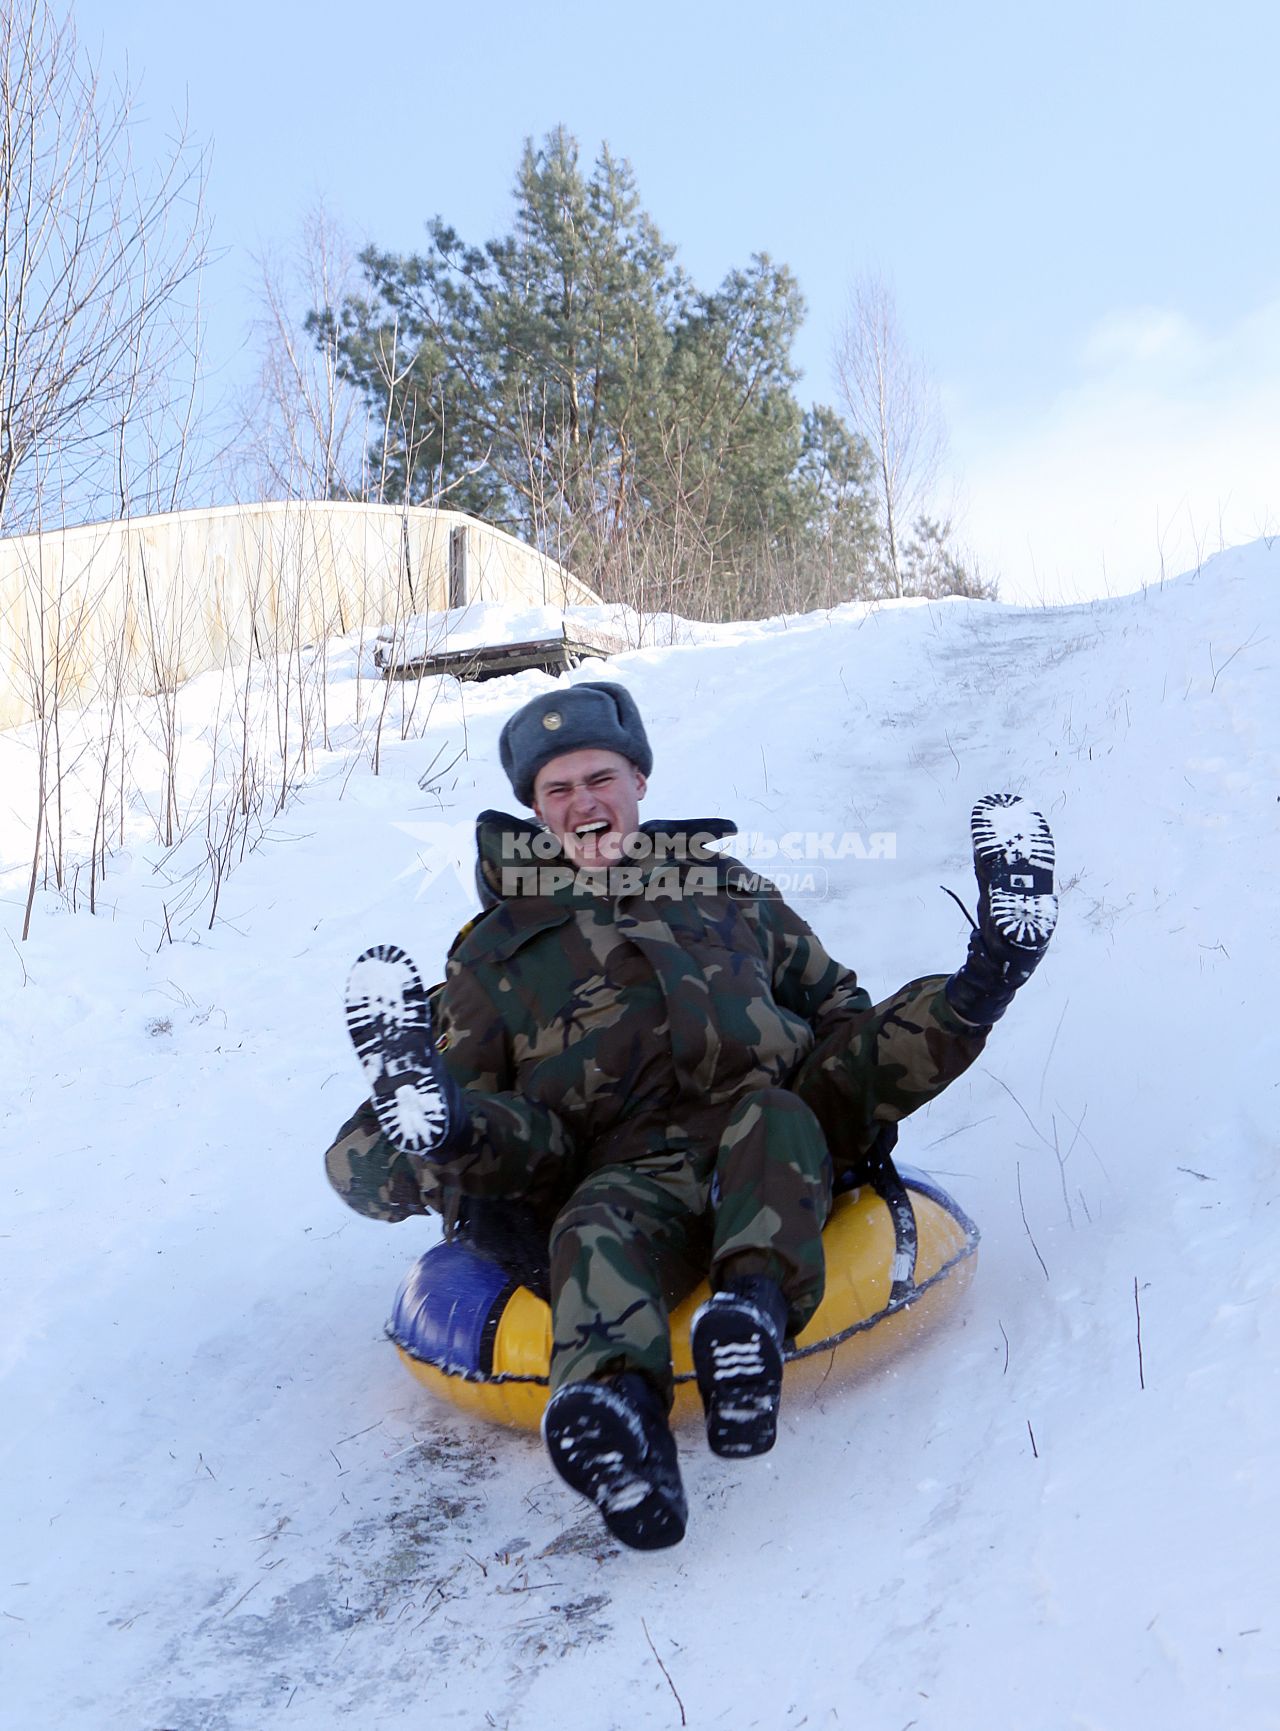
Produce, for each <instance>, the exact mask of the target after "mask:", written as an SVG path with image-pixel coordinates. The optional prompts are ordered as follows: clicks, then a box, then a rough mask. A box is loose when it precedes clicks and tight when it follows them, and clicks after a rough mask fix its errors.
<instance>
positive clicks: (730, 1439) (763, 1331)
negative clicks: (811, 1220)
mask: <svg viewBox="0 0 1280 1731" xmlns="http://www.w3.org/2000/svg"><path fill="white" fill-rule="evenodd" d="M786 1334H787V1301H786V1299H785V1298H784V1297H783V1296H782V1288H781V1287H780V1286H779V1285H778V1283H777V1281H776V1280H770V1279H769V1278H768V1277H767V1276H766V1275H763V1274H752V1275H742V1276H740V1277H739V1278H738V1279H736V1280H730V1281H727V1282H726V1283H725V1285H724V1286H723V1287H722V1288H721V1290H720V1291H719V1292H714V1293H712V1295H711V1297H710V1298H709V1299H708V1300H707V1302H706V1303H705V1304H703V1305H700V1306H699V1307H698V1309H697V1311H696V1313H695V1314H694V1318H693V1323H692V1326H691V1327H690V1330H689V1345H690V1348H691V1349H692V1352H693V1368H694V1373H695V1375H696V1376H697V1379H698V1392H699V1394H700V1395H701V1396H702V1405H703V1408H704V1410H705V1411H706V1415H707V1443H708V1445H709V1446H710V1448H711V1451H712V1453H713V1454H718V1455H728V1456H731V1457H741V1456H743V1455H762V1454H767V1453H768V1451H769V1450H770V1449H771V1448H772V1447H773V1445H774V1441H775V1439H776V1437H777V1434H778V1403H779V1401H780V1400H781V1398H782V1346H783V1342H784V1340H785V1339H786Z"/></svg>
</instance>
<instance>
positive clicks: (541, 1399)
mask: <svg viewBox="0 0 1280 1731" xmlns="http://www.w3.org/2000/svg"><path fill="white" fill-rule="evenodd" d="M902 1176H903V1181H904V1183H905V1184H906V1188H907V1195H908V1197H909V1199H910V1202H911V1208H912V1212H913V1214H914V1215H915V1221H916V1233H917V1246H916V1258H915V1272H914V1275H913V1277H912V1279H911V1281H910V1282H909V1284H908V1285H907V1287H906V1289H905V1290H902V1291H900V1292H899V1293H898V1294H897V1295H893V1293H892V1270H893V1263H894V1253H895V1249H896V1245H895V1238H894V1230H893V1222H892V1217H891V1215H890V1212H889V1209H888V1208H887V1207H886V1205H885V1203H884V1202H883V1201H882V1200H881V1198H880V1197H879V1196H878V1195H877V1194H876V1193H875V1192H874V1191H873V1190H870V1189H867V1188H865V1187H864V1188H863V1189H861V1190H854V1191H850V1192H849V1193H848V1194H847V1195H844V1196H840V1197H837V1199H836V1203H835V1207H834V1208H833V1209H832V1212H831V1218H830V1219H829V1220H828V1222H827V1224H826V1227H825V1229H824V1230H823V1234H822V1242H823V1248H824V1250H825V1251H826V1258H827V1289H826V1295H825V1296H824V1298H823V1300H822V1303H821V1305H819V1307H818V1310H817V1311H816V1313H815V1314H814V1316H813V1319H812V1320H811V1322H810V1323H809V1325H808V1327H807V1328H806V1329H805V1330H804V1332H803V1333H802V1334H800V1335H799V1336H798V1337H797V1339H796V1341H795V1342H794V1344H793V1347H792V1349H791V1350H790V1351H789V1352H788V1355H787V1365H786V1372H785V1387H786V1388H787V1390H788V1392H789V1393H791V1394H794V1393H796V1392H797V1391H799V1390H803V1389H807V1388H816V1387H817V1386H818V1385H819V1384H822V1383H829V1382H830V1381H831V1380H832V1379H834V1380H837V1381H839V1380H843V1379H844V1378H846V1377H848V1376H850V1375H852V1374H856V1373H861V1372H864V1371H866V1370H868V1369H870V1368H871V1367H873V1366H874V1365H876V1364H878V1363H880V1362H881V1361H882V1360H883V1359H884V1358H886V1357H887V1356H888V1355H889V1354H890V1353H892V1352H894V1351H897V1350H898V1349H900V1348H901V1347H903V1346H905V1345H907V1344H909V1342H910V1341H911V1340H913V1339H915V1338H916V1337H918V1336H919V1335H921V1334H923V1333H924V1332H925V1331H926V1330H927V1329H928V1328H929V1327H931V1326H932V1325H933V1323H934V1322H936V1321H937V1319H938V1318H939V1317H940V1316H941V1315H942V1314H943V1313H944V1312H945V1311H948V1310H950V1309H951V1308H952V1307H953V1306H954V1305H955V1303H956V1302H957V1300H958V1299H959V1298H960V1296H961V1294H962V1293H963V1292H964V1291H965V1289H966V1288H967V1286H968V1284H969V1281H970V1279H971V1278H972V1275H973V1271H974V1267H975V1264H976V1261H977V1246H978V1232H977V1228H976V1227H975V1226H974V1225H973V1222H972V1221H971V1220H969V1219H968V1218H967V1216H966V1215H965V1214H964V1213H963V1212H962V1211H961V1209H960V1208H959V1207H958V1206H957V1204H956V1203H954V1202H953V1201H952V1200H951V1198H950V1197H949V1196H948V1195H947V1194H946V1193H945V1191H943V1190H941V1189H939V1188H938V1186H936V1185H935V1184H933V1183H932V1181H930V1180H928V1179H925V1178H924V1177H923V1176H922V1175H920V1174H917V1173H915V1172H912V1171H910V1170H904V1172H903V1174H902ZM706 1296H707V1287H706V1286H705V1285H702V1286H700V1287H699V1288H698V1290H697V1291H696V1292H693V1293H691V1294H690V1296H689V1297H688V1298H686V1299H685V1300H684V1301H683V1303H681V1304H680V1305H679V1306H678V1307H677V1308H676V1309H675V1310H674V1311H673V1312H672V1315H671V1344H672V1364H673V1367H674V1370H675V1375H676V1400H675V1409H674V1413H673V1417H674V1419H675V1420H676V1421H679V1420H681V1419H684V1418H688V1417H691V1416H693V1415H696V1414H700V1413H701V1410H702V1409H701V1403H700V1401H699V1399H698V1391H697V1387H696V1385H695V1383H694V1381H693V1365H692V1360H691V1358H690V1355H689V1323H690V1321H691V1319H692V1317H693V1313H694V1311H695V1310H696V1309H697V1308H698V1306H699V1305H700V1304H701V1303H702V1302H703V1300H704V1299H705V1298H706ZM393 1338H395V1336H394V1334H393ZM396 1346H397V1350H398V1351H399V1353H400V1356H401V1358H402V1359H403V1360H404V1362H405V1364H406V1365H407V1366H408V1368H409V1370H410V1371H411V1372H412V1373H413V1375H414V1376H416V1377H417V1378H418V1380H419V1381H420V1382H422V1383H424V1384H425V1385H426V1387H427V1388H429V1389H430V1390H431V1391H432V1392H433V1393H434V1394H438V1395H442V1396H443V1397H444V1398H445V1399H447V1400H451V1401H452V1402H453V1403H454V1405H455V1406H458V1407H461V1408H462V1410H463V1411H464V1412H470V1413H474V1414H476V1416H477V1417H480V1418H484V1419H489V1420H491V1421H493V1422H495V1423H498V1424H506V1425H513V1426H516V1427H517V1428H519V1429H522V1430H536V1429H537V1428H538V1425H539V1424H540V1422H541V1419H542V1411H543V1408H544V1407H545V1406H546V1404H547V1369H548V1366H549V1364H550V1361H551V1311H550V1308H549V1306H548V1305H546V1304H545V1303H544V1302H543V1301H542V1299H540V1298H535V1297H534V1295H533V1294H532V1293H531V1292H530V1291H529V1290H528V1289H527V1288H526V1287H523V1286H521V1287H517V1288H516V1289H515V1290H514V1291H513V1292H511V1294H510V1296H509V1297H508V1298H507V1300H506V1303H505V1306H504V1308H503V1309H502V1312H501V1315H500V1317H499V1318H498V1322H497V1331H496V1334H495V1335H494V1338H493V1363H492V1371H491V1373H489V1374H487V1375H484V1376H478V1375H476V1374H474V1373H468V1372H462V1371H459V1370H456V1369H453V1368H446V1367H445V1366H443V1365H441V1364H439V1363H432V1362H430V1361H429V1360H427V1359H426V1358H423V1357H420V1356H418V1355H417V1354H416V1353H414V1352H413V1351H412V1350H410V1349H409V1348H408V1347H407V1346H406V1344H405V1343H404V1342H403V1341H402V1340H399V1339H397V1340H396Z"/></svg>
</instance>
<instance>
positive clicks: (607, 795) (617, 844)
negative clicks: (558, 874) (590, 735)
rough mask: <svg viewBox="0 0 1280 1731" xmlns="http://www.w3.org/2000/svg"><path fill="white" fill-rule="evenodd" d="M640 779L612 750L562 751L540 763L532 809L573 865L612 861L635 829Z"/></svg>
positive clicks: (642, 789)
mask: <svg viewBox="0 0 1280 1731" xmlns="http://www.w3.org/2000/svg"><path fill="white" fill-rule="evenodd" d="M645 787H646V782H645V778H644V776H643V775H641V773H640V771H639V770H638V769H637V768H636V766H635V764H634V763H629V762H628V761H627V759H626V758H625V757H622V756H620V755H619V753H618V752H616V751H598V750H596V749H595V748H594V747H591V748H589V749H588V750H585V751H566V752H565V753H564V754H563V755H562V756H560V757H553V758H552V759H551V762H550V763H545V764H543V766H542V768H541V769H540V770H539V771H538V773H537V775H536V777H535V778H534V783H533V809H534V811H535V812H537V814H538V817H539V819H540V820H541V822H542V823H544V824H545V825H546V826H547V828H548V829H549V830H550V831H551V833H552V835H554V836H555V837H556V838H557V839H558V840H559V842H560V845H561V846H562V847H563V848H564V851H565V857H566V858H567V859H569V860H571V861H572V862H573V864H574V865H580V866H595V865H615V864H616V863H617V862H618V860H620V859H621V858H622V847H623V843H624V842H625V841H626V839H627V837H628V836H632V835H634V834H635V833H636V831H637V830H638V829H639V827H640V801H641V800H642V799H643V798H644V795H645Z"/></svg>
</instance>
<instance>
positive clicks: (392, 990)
mask: <svg viewBox="0 0 1280 1731" xmlns="http://www.w3.org/2000/svg"><path fill="white" fill-rule="evenodd" d="M347 1029H348V1031H349V1033H350V1035H351V1040H352V1044H353V1045H354V1046H355V1049H356V1054H357V1056H358V1057H359V1059H360V1064H361V1068H362V1069H363V1070H364V1073H365V1079H366V1081H367V1082H368V1084H369V1097H370V1103H371V1104H372V1106H373V1110H374V1114H375V1115H376V1117H377V1120H378V1123H379V1124H380V1125H381V1127H382V1131H383V1134H384V1135H385V1136H386V1138H387V1140H388V1141H389V1142H391V1143H393V1144H394V1145H395V1147H397V1148H400V1149H402V1150H403V1151H404V1152H405V1153H406V1154H422V1155H426V1156H427V1157H428V1158H429V1157H430V1156H431V1155H433V1154H443V1153H445V1152H446V1150H448V1149H449V1148H450V1147H452V1146H453V1145H454V1144H455V1143H456V1142H458V1141H459V1140H460V1139H461V1138H462V1136H463V1135H464V1134H465V1133H466V1130H467V1128H468V1123H469V1121H468V1118H467V1111H466V1107H465V1105H464V1104H463V1101H462V1095H461V1092H460V1090H459V1088H458V1085H457V1083H456V1082H454V1080H453V1078H452V1077H451V1076H450V1074H449V1072H448V1070H446V1069H445V1066H444V1060H443V1059H442V1058H441V1056H440V1054H439V1052H438V1051H437V1050H436V1044H435V1036H434V1034H433V1032H432V1027H431V1011H430V1008H429V1006H428V1003H427V993H426V988H425V987H424V986H423V984H422V980H421V978H420V976H419V974H418V970H417V968H415V967H414V965H413V963H412V961H411V960H410V959H409V957H408V956H407V955H406V954H405V952H404V951H403V950H401V949H398V948H397V947H396V946H395V944H375V945H374V947H373V948H372V949H369V950H366V951H365V952H364V954H363V955H362V956H360V957H359V959H358V960H357V961H356V964H355V966H354V967H353V968H352V970H351V974H350V977H349V979H348V980H347Z"/></svg>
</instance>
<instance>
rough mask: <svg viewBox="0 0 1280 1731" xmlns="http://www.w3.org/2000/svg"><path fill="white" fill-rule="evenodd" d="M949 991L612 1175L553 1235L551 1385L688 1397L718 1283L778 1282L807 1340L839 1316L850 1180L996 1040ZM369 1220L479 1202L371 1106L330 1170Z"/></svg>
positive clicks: (571, 1204) (843, 1042)
mask: <svg viewBox="0 0 1280 1731" xmlns="http://www.w3.org/2000/svg"><path fill="white" fill-rule="evenodd" d="M944 984H945V976H931V977H929V978H927V979H922V980H916V981H914V982H913V983H912V984H910V985H908V986H904V987H903V988H902V989H901V990H900V991H898V992H896V993H894V995H893V996H892V997H890V998H888V999H887V1000H886V1001H885V1002H884V1003H882V1004H879V1005H877V1006H876V1007H875V1008H874V1009H870V1010H867V1011H865V1012H863V1013H862V1014H861V1015H858V1016H855V1017H852V1018H851V1019H850V1020H848V1021H846V1022H842V1023H840V1024H839V1026H838V1027H836V1028H835V1029H834V1030H833V1031H832V1032H831V1033H830V1034H828V1035H827V1037H826V1038H825V1039H824V1040H823V1041H822V1042H821V1043H820V1044H819V1045H818V1046H817V1048H816V1049H815V1050H814V1051H813V1052H812V1053H811V1054H810V1055H809V1057H808V1058H807V1059H806V1060H805V1062H804V1063H803V1064H802V1065H801V1067H800V1069H799V1070H798V1071H797V1072H796V1074H795V1075H794V1076H793V1077H792V1078H791V1080H790V1083H789V1085H788V1086H787V1087H786V1088H759V1089H753V1090H751V1091H750V1092H748V1093H746V1094H744V1095H742V1096H740V1097H739V1098H738V1099H737V1100H736V1101H734V1102H733V1103H732V1105H731V1106H725V1107H719V1108H714V1107H709V1106H706V1105H702V1106H699V1107H697V1108H695V1109H693V1110H691V1111H690V1112H688V1113H687V1114H683V1115H681V1116H680V1117H679V1121H678V1122H676V1123H672V1124H668V1125H665V1126H664V1137H663V1140H664V1143H665V1146H664V1148H663V1151H662V1152H661V1153H659V1154H646V1155H642V1156H638V1157H634V1158H631V1159H625V1160H619V1161H616V1162H612V1163H609V1164H604V1165H600V1166H598V1167H597V1168H596V1169H595V1170H594V1171H591V1172H589V1173H588V1175H587V1176H586V1177H585V1178H583V1179H582V1180H581V1181H580V1182H579V1183H578V1184H577V1186H576V1187H575V1189H574V1190H573V1193H572V1195H570V1196H569V1198H568V1200H567V1201H566V1202H565V1203H564V1205H563V1207H562V1208H561V1209H560V1212H559V1213H558V1215H556V1216H555V1219H554V1224H553V1225H552V1227H551V1234H550V1236H551V1293H552V1320H553V1341H554V1344H553V1351H552V1360H551V1384H552V1387H553V1388H557V1387H559V1386H560V1385H561V1384H562V1383H565V1382H575V1381H579V1380H582V1379H584V1378H591V1377H599V1376H606V1375H609V1374H611V1373H614V1372H617V1371H620V1370H638V1371H642V1372H644V1373H645V1374H646V1375H648V1376H649V1377H650V1378H652V1380H653V1381H654V1382H655V1383H656V1384H657V1386H658V1387H659V1388H661V1389H662V1390H664V1392H665V1393H666V1394H667V1396H668V1398H669V1397H670V1393H671V1387H672V1384H671V1349H670V1333H669V1328H668V1322H667V1318H668V1313H669V1309H670V1307H671V1306H672V1305H674V1304H677V1303H678V1302H679V1301H680V1300H681V1299H682V1298H684V1297H686V1296H687V1294H688V1293H689V1292H690V1291H692V1290H693V1288H694V1287H695V1286H696V1285H697V1283H698V1282H699V1281H700V1280H702V1279H704V1278H705V1277H707V1275H708V1274H709V1275H710V1279H711V1284H712V1286H713V1287H717V1286H721V1285H723V1284H724V1283H725V1281H726V1280H728V1279H731V1278H733V1277H734V1276H736V1275H745V1274H766V1275H769V1276H770V1277H771V1278H773V1279H775V1280H777V1281H778V1283H779V1285H780V1286H781V1287H782V1290H783V1293H784V1294H785V1296H786V1299H787V1304H788V1308H789V1312H790V1318H789V1321H790V1328H791V1332H793V1333H795V1332H798V1331H799V1329H801V1328H803V1326H804V1325H805V1323H806V1322H807V1321H808V1319H809V1317H810V1316H812V1314H813V1312H814V1311H815V1310H816V1308H817V1306H818V1304H819V1303H820V1301H821V1298H822V1293H823V1282H824V1263H823V1254H822V1227H823V1225H824V1223H825V1221H826V1217H827V1214H828V1212H829V1210H830V1205H831V1194H832V1188H833V1182H832V1181H833V1174H834V1177H835V1178H836V1179H837V1180H843V1181H844V1182H848V1181H850V1180H853V1181H857V1179H858V1177H859V1174H860V1168H861V1163H862V1160H863V1158H864V1156H865V1155H866V1154H867V1153H868V1151H869V1150H870V1149H871V1147H872V1146H873V1144H874V1143H875V1141H876V1139H877V1137H878V1136H879V1134H880V1132H881V1129H882V1128H883V1126H885V1125H887V1124H896V1123H897V1122H898V1121H899V1120H900V1119H902V1118H905V1117H906V1116H907V1115H908V1114H909V1113H911V1112H913V1111H915V1110H916V1109H917V1107H920V1106H923V1105H925V1104H927V1103H928V1101H930V1100H932V1099H933V1098H934V1097H935V1096H936V1095H937V1094H939V1093H941V1091H942V1089H943V1088H945V1087H946V1086H947V1084H948V1083H949V1082H952V1081H954V1080H955V1078H956V1077H957V1076H959V1075H960V1074H961V1073H962V1072H963V1071H964V1070H966V1069H967V1068H968V1067H969V1065H970V1064H971V1063H972V1062H973V1061H974V1059H975V1058H976V1057H977V1056H978V1054H979V1053H980V1052H981V1050H982V1048H983V1045H984V1044H985V1042H986V1035H987V1030H986V1029H985V1028H974V1027H972V1026H970V1025H969V1024H968V1023H966V1022H963V1021H961V1020H960V1019H959V1018H958V1017H957V1016H956V1014H955V1012H954V1011H953V1010H952V1009H951V1007H950V1005H949V1004H948V1003H947V1002H946V999H945V997H944V996H943V991H942V988H943V986H944ZM325 1165H326V1170H327V1172H328V1175H329V1180H330V1182H331V1183H332V1184H333V1187H334V1189H335V1190H337V1192H338V1194H339V1195H340V1196H341V1197H342V1198H343V1200H344V1201H345V1202H347V1203H348V1204H349V1205H350V1206H351V1207H352V1208H355V1209H356V1210H357V1211H358V1212H359V1213H361V1214H365V1215H367V1216H369V1217H370V1218H373V1219H377V1220H404V1219H407V1218H408V1217H409V1216H410V1215H412V1214H422V1213H426V1212H428V1211H431V1210H434V1211H438V1212H441V1213H443V1214H444V1215H445V1219H446V1224H447V1225H449V1224H451V1222H452V1220H453V1218H455V1217H456V1212H457V1209H458V1206H459V1204H460V1202H461V1199H460V1198H459V1197H458V1196H457V1195H456V1194H453V1193H450V1192H447V1191H444V1190H442V1189H441V1188H440V1187H439V1186H438V1185H435V1184H434V1182H433V1178H432V1175H431V1173H430V1168H429V1167H428V1166H427V1165H426V1164H425V1163H424V1162H423V1161H421V1160H418V1159H415V1158H413V1157H412V1156H409V1155H406V1154H403V1153H400V1152H399V1151H398V1150H397V1149H395V1148H394V1147H393V1146H392V1145H391V1144H390V1143H389V1142H388V1141H387V1140H386V1138H385V1137H384V1136H383V1135H382V1133H381V1131H380V1130H379V1128H378V1124H377V1120H376V1119H375V1118H374V1116H373V1113H372V1110H371V1109H370V1108H369V1107H368V1106H367V1105H366V1106H363V1107H361V1109H360V1110H359V1111H358V1112H357V1113H356V1114H355V1115H354V1117H352V1118H351V1119H349V1120H348V1121H347V1123H346V1124H344V1125H343V1127H342V1130H341V1131H340V1132H339V1134H338V1137H337V1139H336V1140H335V1142H334V1144H333V1146H332V1147H331V1148H330V1149H329V1151H328V1153H327V1155H326V1157H325Z"/></svg>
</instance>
